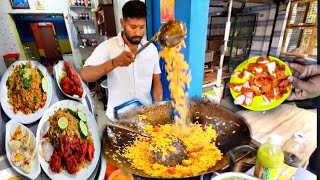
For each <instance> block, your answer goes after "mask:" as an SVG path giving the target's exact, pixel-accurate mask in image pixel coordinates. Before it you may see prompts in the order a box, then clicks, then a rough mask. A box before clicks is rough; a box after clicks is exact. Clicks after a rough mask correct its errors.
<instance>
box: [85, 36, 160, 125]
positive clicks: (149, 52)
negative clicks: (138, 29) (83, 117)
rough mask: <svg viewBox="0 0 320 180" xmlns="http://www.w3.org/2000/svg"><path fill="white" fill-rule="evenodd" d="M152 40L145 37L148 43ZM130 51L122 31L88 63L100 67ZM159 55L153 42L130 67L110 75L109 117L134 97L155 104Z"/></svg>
mask: <svg viewBox="0 0 320 180" xmlns="http://www.w3.org/2000/svg"><path fill="white" fill-rule="evenodd" d="M147 42H148V41H146V40H144V39H142V40H141V42H140V44H139V46H138V49H139V48H141V44H142V45H144V44H145V43H147ZM122 51H128V52H130V49H129V47H128V46H127V45H126V44H125V43H124V41H123V39H122V36H121V32H120V33H118V35H117V36H116V37H113V38H111V39H108V40H106V41H104V42H102V43H101V44H99V46H98V47H97V48H96V49H95V50H94V51H93V52H92V54H91V56H90V57H89V58H88V59H87V60H86V62H85V64H84V66H96V65H100V64H103V63H105V62H106V61H109V60H111V59H113V58H115V57H117V56H118V55H119V54H121V53H122ZM160 73H161V70H160V66H159V54H158V50H157V48H156V46H155V45H153V44H150V45H149V46H148V47H146V48H145V49H144V50H143V51H141V52H140V53H139V54H138V55H137V56H136V57H135V61H134V62H133V63H131V64H130V65H129V66H127V67H117V68H115V69H114V70H112V71H111V72H109V73H108V74H107V76H108V79H107V83H108V105H107V106H108V107H107V112H106V114H107V116H108V118H109V119H111V120H114V115H113V109H114V107H116V106H118V105H120V104H122V103H124V102H126V101H129V100H132V99H139V100H140V101H141V102H142V103H144V104H151V103H152V99H151V86H152V78H153V74H160Z"/></svg>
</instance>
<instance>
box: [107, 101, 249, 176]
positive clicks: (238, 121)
mask: <svg viewBox="0 0 320 180" xmlns="http://www.w3.org/2000/svg"><path fill="white" fill-rule="evenodd" d="M134 103H136V101H130V102H128V103H126V104H125V105H121V106H120V107H117V108H115V115H116V116H117V115H118V114H117V112H118V111H119V110H120V109H121V108H123V107H125V106H126V105H128V104H129V105H132V104H134ZM138 104H139V103H138ZM171 109H172V107H171V103H170V102H162V103H157V104H153V105H142V106H140V107H137V108H136V109H134V110H131V111H128V112H125V113H124V114H121V115H118V116H117V118H118V123H120V124H123V125H126V126H129V127H132V128H136V129H139V130H144V127H145V126H146V125H147V124H151V125H163V124H168V123H172V116H171V112H172V111H171ZM139 115H144V116H146V118H145V120H141V119H139ZM189 116H190V119H191V121H192V122H196V121H197V122H199V123H200V124H212V125H213V126H214V128H215V130H216V132H217V141H216V145H217V147H218V148H219V149H220V150H221V152H222V153H223V154H224V157H223V159H222V160H220V161H219V162H217V164H216V165H215V166H214V167H212V168H210V169H209V170H208V171H206V172H203V173H202V174H207V173H211V172H216V171H221V170H224V169H226V168H227V167H228V166H229V157H228V155H227V154H228V152H229V151H230V150H233V149H234V148H236V147H239V146H242V145H246V144H249V142H250V141H251V132H250V129H249V127H248V125H247V124H246V122H245V121H244V120H243V119H242V118H241V117H240V116H238V115H236V114H234V113H233V112H231V111H229V110H227V109H225V108H223V107H220V106H219V105H215V104H205V103H202V102H191V103H190V115H189ZM119 137H121V138H119ZM134 138H135V136H134V135H132V134H130V133H128V132H125V131H124V130H120V129H117V128H112V127H106V128H105V129H104V132H103V150H104V152H105V155H106V159H107V162H108V163H111V164H112V165H114V166H117V167H119V168H121V169H122V170H124V171H126V172H128V173H131V174H133V175H135V176H140V177H148V178H158V177H150V176H149V175H148V174H146V173H144V172H143V171H140V170H136V169H133V168H132V167H131V166H130V162H129V161H128V160H127V159H125V158H122V157H120V156H119V158H118V159H119V160H120V161H116V160H115V159H113V156H115V155H116V154H117V152H119V151H120V150H121V149H122V148H124V147H125V146H126V145H127V144H128V142H129V141H132V140H134ZM233 154H234V152H233ZM232 159H234V158H232ZM202 174H199V176H200V175H202ZM163 178H166V177H162V178H161V179H163ZM184 178H185V177H184ZM186 178H187V177H186ZM170 179H172V178H170ZM179 179H181V178H179Z"/></svg>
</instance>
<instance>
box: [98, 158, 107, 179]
mask: <svg viewBox="0 0 320 180" xmlns="http://www.w3.org/2000/svg"><path fill="white" fill-rule="evenodd" d="M100 162H101V165H100V172H99V176H98V180H104V177H105V175H106V171H107V160H106V157H105V155H104V154H103V153H102V154H101V161H100Z"/></svg>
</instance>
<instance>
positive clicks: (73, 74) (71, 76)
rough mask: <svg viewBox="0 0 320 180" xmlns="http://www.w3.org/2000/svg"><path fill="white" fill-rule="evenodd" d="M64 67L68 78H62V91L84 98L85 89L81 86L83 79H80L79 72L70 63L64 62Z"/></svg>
mask: <svg viewBox="0 0 320 180" xmlns="http://www.w3.org/2000/svg"><path fill="white" fill-rule="evenodd" d="M64 67H65V68H66V71H67V76H66V77H63V78H61V81H60V86H61V89H62V90H63V92H65V93H66V94H69V95H78V96H79V97H82V94H83V89H82V86H81V79H80V78H79V75H78V73H77V71H76V70H75V69H74V68H73V67H72V65H71V64H70V63H69V62H68V61H64Z"/></svg>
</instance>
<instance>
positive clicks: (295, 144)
mask: <svg viewBox="0 0 320 180" xmlns="http://www.w3.org/2000/svg"><path fill="white" fill-rule="evenodd" d="M305 141H306V136H305V135H304V134H303V133H301V132H296V133H294V134H293V136H292V137H291V138H290V139H288V140H287V141H286V142H285V143H284V145H283V148H282V149H283V152H284V164H285V165H284V167H283V170H282V172H281V174H280V176H281V177H279V180H282V179H291V178H292V177H293V175H294V174H295V173H296V171H297V168H299V167H300V166H302V163H303V157H304V155H305V149H306V145H305Z"/></svg>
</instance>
